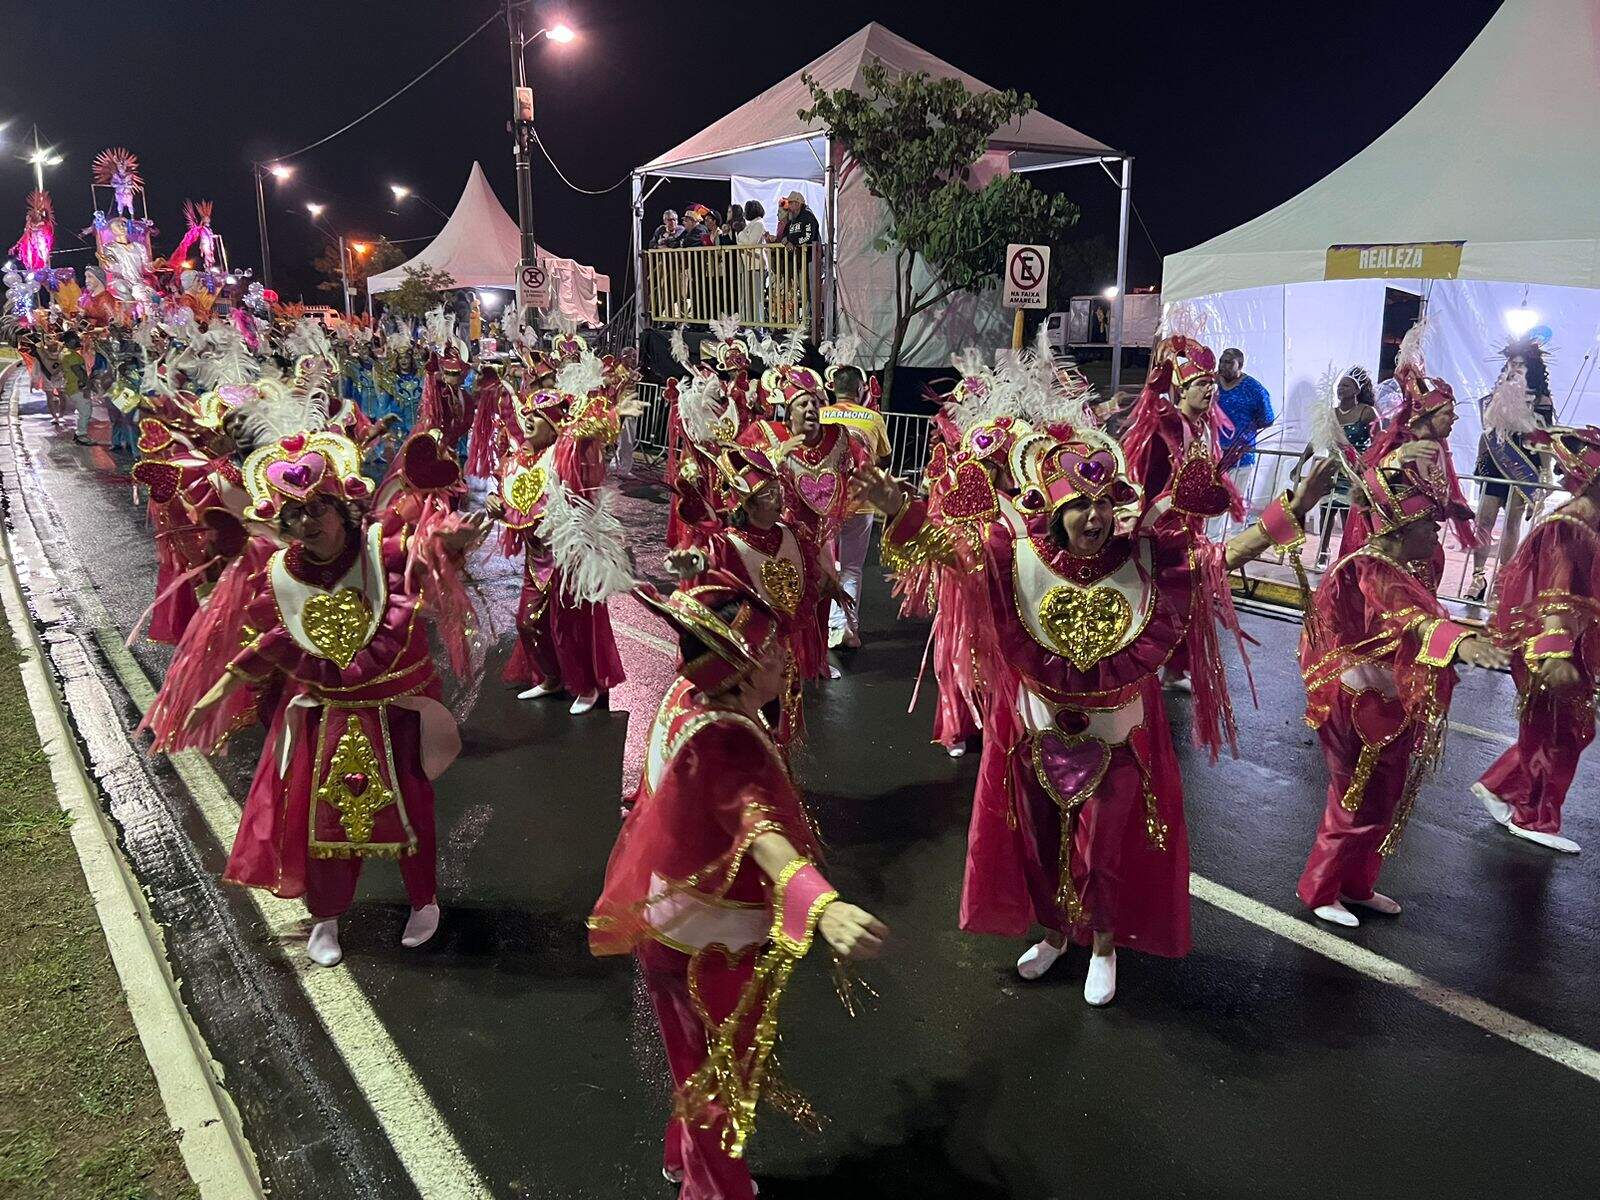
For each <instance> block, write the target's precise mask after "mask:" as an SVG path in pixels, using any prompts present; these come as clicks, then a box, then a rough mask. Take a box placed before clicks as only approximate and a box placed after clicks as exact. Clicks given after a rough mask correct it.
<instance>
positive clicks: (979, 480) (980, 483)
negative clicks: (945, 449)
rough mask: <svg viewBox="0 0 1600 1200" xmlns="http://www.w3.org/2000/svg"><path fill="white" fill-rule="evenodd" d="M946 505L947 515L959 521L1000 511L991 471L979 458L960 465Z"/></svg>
mask: <svg viewBox="0 0 1600 1200" xmlns="http://www.w3.org/2000/svg"><path fill="white" fill-rule="evenodd" d="M943 506H944V515H945V516H947V517H950V518H951V519H953V520H956V521H981V520H987V519H989V518H992V517H995V516H998V515H999V512H1000V503H999V501H998V500H997V499H996V498H995V494H994V483H993V481H991V480H990V478H989V472H987V471H985V470H984V469H983V468H982V467H981V466H979V465H978V464H977V463H975V462H964V463H962V464H961V465H960V466H959V467H957V468H956V470H955V475H954V476H953V478H952V482H951V486H950V490H949V491H947V492H946V493H945V494H944V499H943Z"/></svg>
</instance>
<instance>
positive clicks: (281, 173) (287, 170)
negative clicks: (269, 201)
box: [267, 163, 294, 183]
mask: <svg viewBox="0 0 1600 1200" xmlns="http://www.w3.org/2000/svg"><path fill="white" fill-rule="evenodd" d="M267 170H268V171H270V172H272V177H273V178H274V179H276V180H277V181H278V182H279V183H282V182H283V181H284V180H285V179H287V178H289V176H291V175H293V174H294V168H293V167H286V166H284V165H283V164H282V163H272V164H271V165H270V166H268V167H267Z"/></svg>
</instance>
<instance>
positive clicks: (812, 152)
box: [633, 22, 1133, 366]
mask: <svg viewBox="0 0 1600 1200" xmlns="http://www.w3.org/2000/svg"><path fill="white" fill-rule="evenodd" d="M872 59H877V60H879V61H881V62H882V63H883V64H884V66H886V67H888V68H889V70H890V71H891V72H893V73H900V74H904V73H911V72H917V71H925V72H927V73H928V74H929V75H932V76H934V77H936V78H943V79H959V80H960V81H961V82H962V83H963V84H964V85H965V86H966V87H967V88H968V89H969V90H970V91H973V92H987V91H994V90H995V89H994V88H992V87H991V86H990V85H989V84H987V83H984V82H983V81H982V80H979V79H976V78H974V77H973V76H971V75H968V74H967V73H966V72H964V71H960V70H958V69H956V68H955V67H953V66H951V65H950V64H949V63H947V62H945V61H944V60H943V59H941V58H937V57H935V56H934V55H932V54H929V53H928V52H927V51H926V50H923V49H921V48H920V47H918V46H915V45H913V44H912V43H911V42H908V41H906V40H905V39H904V38H902V37H900V36H898V35H897V34H894V33H891V32H890V31H889V30H887V29H885V28H884V27H883V26H882V25H879V24H877V23H876V22H874V23H872V24H870V25H868V26H866V27H865V28H863V29H862V30H861V31H860V32H858V33H856V34H854V35H853V36H851V37H849V38H846V39H845V40H844V41H842V42H840V43H839V44H838V45H837V46H835V47H834V48H833V49H832V50H829V51H828V52H827V53H826V54H824V55H822V56H821V57H820V58H817V59H815V60H814V61H812V62H810V63H808V64H807V65H806V66H804V67H802V68H801V69H800V70H798V71H796V72H794V73H793V74H792V75H790V76H788V77H787V78H785V79H783V80H781V81H780V82H778V83H776V84H774V85H773V86H772V87H770V88H768V89H767V90H766V91H764V92H762V93H761V94H760V95H759V96H757V97H755V99H753V100H750V101H748V102H746V103H745V104H742V105H740V106H739V107H738V108H736V109H734V110H733V111H732V112H730V113H728V114H727V115H725V116H723V117H721V118H720V119H718V120H716V121H714V122H712V123H711V124H710V125H708V126H707V127H706V128H704V129H702V130H701V131H700V132H699V133H697V134H695V135H694V136H693V137H691V138H689V139H688V140H687V141H685V142H682V143H680V144H679V145H677V146H674V147H673V148H672V149H671V150H669V151H667V152H666V153H665V154H661V155H658V156H657V157H656V158H653V159H651V160H650V161H649V162H647V163H645V164H644V165H643V166H640V167H638V168H636V169H635V170H634V173H633V185H634V192H633V195H634V260H635V271H636V272H637V277H638V281H639V283H640V292H641V294H642V292H643V287H642V282H643V272H644V266H643V257H642V254H641V247H642V229H641V226H642V222H643V219H644V201H645V199H646V197H647V195H648V193H647V192H646V191H645V189H644V183H645V179H646V178H647V177H648V176H657V177H663V178H674V179H706V180H726V181H728V182H729V184H730V185H731V186H732V187H733V188H734V190H735V194H752V195H769V194H771V193H772V192H774V191H777V190H783V191H787V190H790V188H791V185H792V187H795V188H798V189H799V190H801V191H804V192H807V194H808V196H809V195H812V194H816V193H815V192H814V191H813V189H814V188H816V187H817V186H818V185H820V186H821V189H822V190H821V195H822V197H823V204H822V206H821V207H820V208H819V209H818V211H819V215H820V217H821V219H822V221H823V224H824V226H825V230H826V243H827V256H828V261H829V262H831V263H834V264H836V265H837V269H836V270H834V271H832V272H831V273H830V279H831V285H830V287H829V289H828V294H827V296H826V302H827V312H826V321H825V328H826V329H827V331H828V332H829V333H833V332H835V331H837V330H839V329H840V328H841V327H843V326H846V325H848V326H849V327H850V328H852V329H854V331H855V332H857V333H859V334H860V335H861V337H862V343H863V348H864V350H865V351H866V352H867V353H868V354H872V353H874V352H876V353H878V355H879V358H880V361H881V355H882V351H883V349H884V347H886V345H887V342H888V333H889V331H890V329H891V328H892V324H893V311H894V308H893V264H892V262H891V261H889V259H888V256H886V255H883V254H880V253H878V252H877V251H875V250H874V249H873V246H872V243H873V241H874V240H875V239H876V237H877V236H878V233H879V230H880V228H881V225H882V213H881V208H880V207H879V205H878V202H877V201H876V199H874V198H873V197H872V196H871V195H870V194H869V193H868V192H867V190H866V186H865V184H864V182H863V181H862V178H861V172H860V171H858V170H854V169H853V166H852V164H851V163H850V162H849V160H848V159H847V158H846V156H845V155H844V154H843V152H842V148H840V147H835V146H832V145H830V143H829V138H828V134H827V130H826V129H824V128H823V127H822V125H821V123H820V122H806V121H802V120H801V119H800V116H799V113H800V111H801V110H802V109H804V108H809V107H810V106H811V103H812V101H811V93H810V91H809V90H808V89H807V87H806V85H805V84H804V82H802V79H801V76H803V75H810V76H811V77H812V78H814V79H815V80H816V81H817V83H818V84H819V86H821V87H822V88H824V89H827V90H830V91H831V90H834V89H837V88H842V87H850V88H857V89H859V88H861V87H863V86H864V80H863V69H864V68H865V67H866V65H867V63H868V62H870V61H871V60H872ZM989 150H990V153H989V156H988V161H987V162H986V163H985V164H984V166H985V167H986V169H987V170H988V171H989V172H991V173H993V172H996V171H1040V170H1046V169H1049V168H1053V167H1068V166H1079V165H1084V164H1095V165H1099V166H1102V167H1104V168H1105V169H1106V170H1107V173H1108V174H1110V170H1109V164H1112V163H1118V164H1120V165H1121V172H1120V176H1113V181H1114V182H1116V183H1117V184H1118V186H1119V187H1120V189H1121V198H1122V234H1121V239H1120V243H1119V248H1118V256H1117V285H1118V292H1119V294H1120V293H1121V291H1122V290H1123V285H1124V283H1125V279H1124V270H1125V265H1126V261H1127V224H1128V203H1129V196H1130V191H1131V187H1132V179H1133V160H1132V159H1131V158H1130V157H1129V156H1127V155H1125V154H1123V153H1122V152H1121V151H1118V150H1114V149H1112V148H1111V147H1110V146H1108V145H1106V144H1105V143H1104V142H1101V141H1098V140H1097V139H1095V138H1092V137H1089V136H1088V135H1087V134H1084V133H1080V132H1078V131H1077V130H1076V129H1073V128H1071V127H1070V126H1067V125H1064V124H1062V123H1061V122H1060V121H1057V120H1056V119H1055V118H1054V117H1048V116H1046V115H1044V114H1043V113H1041V112H1039V111H1038V110H1033V111H1031V112H1028V113H1026V114H1024V115H1023V116H1021V117H1020V118H1018V119H1017V120H1015V121H1013V122H1012V123H1011V124H1009V125H1007V126H1005V127H1003V128H1002V129H1000V130H998V131H997V132H996V133H995V135H994V137H993V138H991V139H990V142H989ZM757 181H759V183H758V182H757ZM740 189H743V192H742V193H741V191H740ZM979 300H980V301H984V302H980V303H972V302H970V301H967V302H962V303H952V304H949V305H946V306H944V309H943V310H942V311H934V312H930V313H928V314H925V317H926V318H927V319H925V320H923V321H922V322H921V323H920V328H919V327H917V326H913V328H912V330H911V335H910V337H909V339H908V342H907V348H906V352H905V353H904V354H903V355H902V362H904V363H905V364H906V365H908V366H919V365H926V366H931V365H943V364H944V363H946V362H948V361H949V353H950V351H951V350H952V349H956V348H959V347H960V346H962V345H965V344H970V343H972V342H973V341H975V340H976V341H977V342H978V344H990V345H992V344H995V343H996V342H998V341H1000V340H1001V339H1003V338H1005V337H1008V336H1009V324H1008V323H1007V322H1006V321H1004V320H1003V319H1002V318H1003V314H1001V313H1000V311H999V306H998V303H997V301H996V300H995V299H994V298H993V297H989V298H987V300H986V301H985V298H979ZM642 319H643V318H642V316H641V321H642Z"/></svg>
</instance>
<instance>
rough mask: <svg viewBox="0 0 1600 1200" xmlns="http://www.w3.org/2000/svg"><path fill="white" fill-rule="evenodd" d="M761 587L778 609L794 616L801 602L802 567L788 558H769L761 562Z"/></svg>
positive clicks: (785, 614) (787, 615)
mask: <svg viewBox="0 0 1600 1200" xmlns="http://www.w3.org/2000/svg"><path fill="white" fill-rule="evenodd" d="M761 587H762V590H763V591H765V592H766V593H767V595H768V596H769V597H770V598H771V599H772V603H773V604H774V605H775V606H776V607H777V609H778V611H780V612H781V613H783V615H784V616H786V617H792V616H794V610H795V608H796V607H798V605H799V604H800V568H799V567H797V566H795V565H794V564H793V563H792V562H790V561H789V560H788V559H787V558H769V559H767V560H766V561H765V562H764V563H762V564H761Z"/></svg>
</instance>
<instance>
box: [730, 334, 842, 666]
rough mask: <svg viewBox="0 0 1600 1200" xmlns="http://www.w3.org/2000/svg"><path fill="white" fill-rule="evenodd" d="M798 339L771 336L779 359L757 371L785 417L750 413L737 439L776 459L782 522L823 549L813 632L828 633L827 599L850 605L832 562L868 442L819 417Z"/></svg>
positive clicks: (820, 395)
mask: <svg viewBox="0 0 1600 1200" xmlns="http://www.w3.org/2000/svg"><path fill="white" fill-rule="evenodd" d="M795 345H796V343H795V341H794V340H793V339H791V341H790V343H789V344H788V345H786V346H785V348H784V349H783V350H781V351H780V350H777V349H775V348H773V347H772V346H771V344H770V343H768V344H767V346H766V347H765V349H764V351H763V353H765V354H771V355H772V356H773V358H774V359H776V360H777V361H778V366H776V367H773V368H769V369H768V371H767V373H766V374H765V375H764V376H763V377H762V387H763V389H764V390H765V391H766V392H767V393H768V394H769V395H772V396H775V397H780V398H781V399H782V400H783V401H784V404H785V406H786V407H785V411H784V419H783V421H781V422H780V421H775V420H756V421H752V422H751V423H750V424H749V425H748V426H746V427H745V429H744V431H743V432H742V433H741V434H740V435H739V440H740V441H741V442H742V443H744V444H745V445H748V446H753V447H755V448H756V449H759V450H761V451H762V452H763V453H764V454H766V455H767V456H768V457H769V458H770V459H772V460H773V461H774V462H775V463H776V464H777V466H778V468H779V470H780V471H781V473H782V476H783V481H784V497H785V498H784V513H783V515H784V520H785V522H786V523H788V524H789V525H791V526H793V527H794V528H795V529H797V530H799V531H800V532H801V533H803V534H804V535H805V537H806V538H807V540H809V541H810V542H811V543H812V544H813V545H816V546H817V547H819V549H820V552H821V554H822V561H823V562H824V563H825V564H826V567H827V573H826V576H825V578H824V579H823V581H822V594H821V596H820V598H819V600H818V602H817V604H816V608H815V612H814V614H813V617H814V619H815V621H816V623H817V631H818V636H819V637H823V638H826V636H827V627H828V610H829V608H830V606H831V605H832V604H833V603H834V602H835V601H837V602H839V603H840V604H843V605H846V606H847V607H851V608H853V607H854V601H853V600H852V599H851V598H850V597H849V595H848V594H847V593H846V592H845V590H844V588H843V587H842V586H841V585H840V583H839V578H838V575H837V573H836V571H835V569H834V565H833V564H834V563H835V562H837V561H838V540H839V531H840V529H841V528H843V526H844V523H845V520H846V518H848V517H849V515H850V508H851V497H850V488H851V481H852V480H853V479H855V478H856V476H857V475H858V474H859V473H860V472H861V471H862V470H864V469H865V468H867V467H870V466H871V465H872V463H871V455H870V453H869V451H868V450H867V449H866V447H865V446H864V445H863V444H862V443H861V442H860V441H859V440H858V439H856V438H854V437H852V436H850V434H849V432H848V431H847V430H846V429H845V427H844V426H843V425H824V424H823V423H822V403H823V399H824V391H825V388H824V385H823V382H822V377H821V376H820V375H818V374H817V373H816V372H815V371H813V370H812V369H811V368H810V367H802V366H797V365H795V364H794V363H793V362H789V361H786V359H787V358H788V357H789V356H790V355H791V354H792V352H793V349H794V347H795ZM769 361H771V360H769ZM824 666H825V667H826V668H827V674H828V675H829V676H831V677H832V678H835V679H837V678H838V677H839V669H838V668H837V667H835V666H832V665H831V664H828V663H826V661H824Z"/></svg>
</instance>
